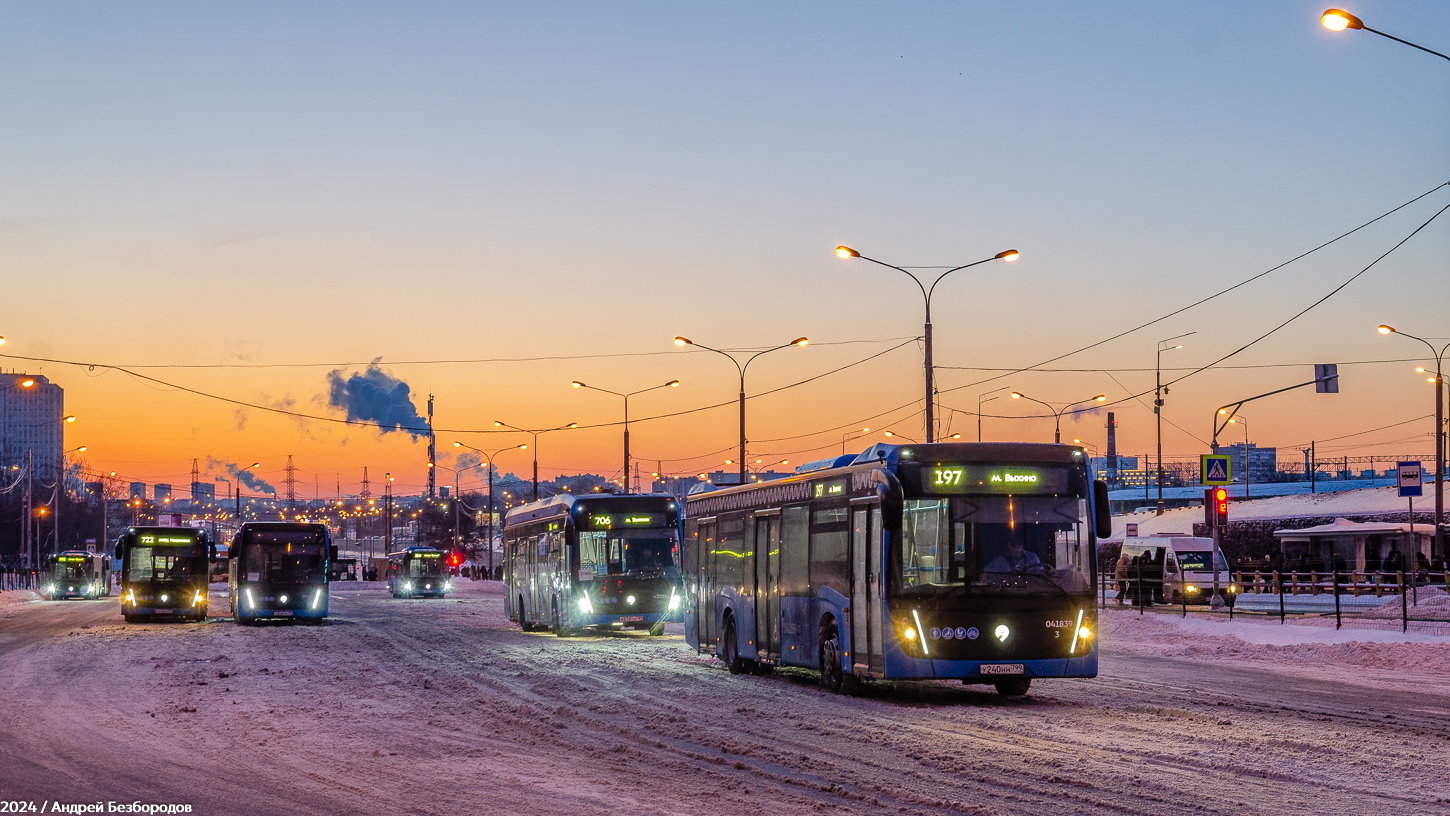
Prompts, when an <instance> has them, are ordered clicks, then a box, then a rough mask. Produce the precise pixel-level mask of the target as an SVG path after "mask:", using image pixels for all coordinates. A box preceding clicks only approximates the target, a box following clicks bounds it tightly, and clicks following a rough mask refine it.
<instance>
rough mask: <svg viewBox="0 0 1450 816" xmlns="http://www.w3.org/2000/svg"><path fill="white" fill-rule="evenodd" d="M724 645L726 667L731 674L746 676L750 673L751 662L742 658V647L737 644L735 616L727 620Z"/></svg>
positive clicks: (723, 637)
mask: <svg viewBox="0 0 1450 816" xmlns="http://www.w3.org/2000/svg"><path fill="white" fill-rule="evenodd" d="M721 640H722V643H723V644H724V649H723V650H722V651H723V654H722V655H721V656H722V657H723V658H724V660H725V665H726V666H727V667H729V669H730V673H731V674H745V673H746V672H748V671H750V662H751V661H748V660H745V659H744V658H742V657H741V656H740V645H739V644H738V643H736V642H735V616H734V615H732V616H730V617H728V618H726V619H725V634H724V635H723V636H722V638H721Z"/></svg>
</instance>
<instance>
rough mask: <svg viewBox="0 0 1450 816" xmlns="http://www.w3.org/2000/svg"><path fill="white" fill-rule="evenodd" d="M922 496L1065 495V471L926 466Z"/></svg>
mask: <svg viewBox="0 0 1450 816" xmlns="http://www.w3.org/2000/svg"><path fill="white" fill-rule="evenodd" d="M921 476H922V478H921V489H922V492H924V493H936V494H945V495H967V494H974V493H975V494H981V493H1010V494H1013V495H1019V496H1020V495H1025V494H1029V493H1065V492H1067V468H1060V467H1035V466H1032V465H946V464H942V465H930V466H926V467H923V468H922V474H921Z"/></svg>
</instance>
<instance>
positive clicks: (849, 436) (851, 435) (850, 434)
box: [841, 428, 871, 456]
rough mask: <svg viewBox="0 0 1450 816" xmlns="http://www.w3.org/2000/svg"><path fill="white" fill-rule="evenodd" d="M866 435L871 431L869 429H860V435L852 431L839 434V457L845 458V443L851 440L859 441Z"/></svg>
mask: <svg viewBox="0 0 1450 816" xmlns="http://www.w3.org/2000/svg"><path fill="white" fill-rule="evenodd" d="M868 433H871V429H870V428H862V429H861V433H856V432H854V431H846V432H845V433H843V434H841V455H842V456H845V455H846V443H847V442H849V441H851V440H852V439H860V438H861V437H863V436H865V435H866V434H868Z"/></svg>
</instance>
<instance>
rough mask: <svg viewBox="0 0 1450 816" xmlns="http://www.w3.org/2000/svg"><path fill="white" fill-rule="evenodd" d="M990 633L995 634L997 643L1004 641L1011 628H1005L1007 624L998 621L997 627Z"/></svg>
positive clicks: (1010, 632)
mask: <svg viewBox="0 0 1450 816" xmlns="http://www.w3.org/2000/svg"><path fill="white" fill-rule="evenodd" d="M992 634H994V635H996V636H997V641H998V642H999V643H1006V642H1007V638H1009V637H1011V636H1012V630H1011V629H1008V628H1007V624H1005V623H999V624H997V628H996V629H995V630H993V631H992Z"/></svg>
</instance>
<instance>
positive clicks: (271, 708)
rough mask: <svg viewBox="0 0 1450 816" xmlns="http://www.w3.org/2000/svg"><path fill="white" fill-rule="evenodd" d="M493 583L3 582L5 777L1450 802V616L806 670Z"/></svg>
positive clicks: (411, 802) (710, 805)
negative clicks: (1084, 663) (319, 620)
mask: <svg viewBox="0 0 1450 816" xmlns="http://www.w3.org/2000/svg"><path fill="white" fill-rule="evenodd" d="M496 586H497V585H492V586H488V585H483V584H472V583H468V582H464V583H463V586H462V591H460V592H459V593H458V595H457V596H456V597H454V598H450V599H448V600H444V601H436V600H428V601H398V600H392V599H390V598H388V596H387V594H386V592H384V591H383V590H382V588H381V587H379V586H375V585H366V584H351V585H349V584H339V585H336V586H335V591H334V594H333V606H332V609H333V614H334V618H333V620H332V621H331V622H330V623H329V624H328V625H326V626H322V627H289V626H281V627H259V628H241V627H238V626H235V625H234V624H232V623H230V622H229V621H226V620H222V619H217V618H214V619H213V620H212V621H210V622H208V623H206V624H146V625H129V626H128V625H125V624H122V623H121V622H120V615H119V612H118V609H117V606H116V601H115V599H114V598H113V599H110V600H104V601H88V602H81V601H72V602H50V601H31V600H25V599H19V602H16V603H10V604H4V605H0V692H3V694H0V734H4V739H0V794H3V795H0V798H3V799H20V800H34V801H36V802H38V803H39V802H42V801H45V800H60V801H63V802H95V801H107V800H112V801H117V802H120V801H125V802H131V801H137V800H139V801H142V802H174V803H182V802H184V803H190V804H192V805H193V812H197V813H207V814H210V813H240V812H245V813H247V814H249V816H261V815H262V814H271V813H300V814H308V813H337V814H341V813H357V812H365V813H530V814H535V813H537V814H568V816H585V815H586V814H606V813H608V814H630V816H634V814H664V813H670V814H715V813H720V814H727V813H728V814H737V813H754V812H763V813H771V814H775V813H789V814H796V813H821V812H841V813H871V814H876V813H880V814H885V813H893V814H897V813H1031V814H1035V815H1036V816H1043V815H1044V814H1057V813H1093V814H1107V813H1113V814H1178V813H1196V814H1216V813H1224V814H1241V813H1284V812H1291V811H1292V812H1298V813H1326V814H1366V813H1394V814H1424V813H1445V814H1450V774H1447V773H1446V771H1445V757H1446V756H1450V680H1447V679H1446V678H1447V676H1450V671H1447V669H1450V638H1436V637H1433V636H1428V635H1416V636H1411V637H1405V636H1398V637H1393V636H1391V635H1392V634H1393V633H1386V632H1353V633H1344V632H1335V630H1333V629H1332V628H1325V627H1319V626H1287V625H1280V624H1278V622H1277V621H1273V622H1269V621H1264V620H1262V619H1257V620H1248V621H1244V620H1237V621H1234V622H1231V623H1230V622H1228V621H1220V620H1217V619H1211V620H1199V619H1195V618H1192V617H1190V618H1189V619H1188V620H1186V621H1185V620H1183V619H1181V618H1179V617H1177V615H1176V614H1170V613H1168V612H1157V611H1152V612H1149V613H1148V614H1146V615H1142V616H1140V615H1138V614H1137V613H1136V612H1135V611H1132V610H1126V609H1124V610H1119V609H1110V610H1108V611H1106V612H1105V613H1104V616H1103V620H1102V624H1101V629H1102V633H1101V636H1102V646H1103V654H1102V675H1101V676H1100V677H1099V678H1098V679H1096V680H1080V681H1056V682H1051V681H1048V682H1040V683H1038V684H1035V685H1034V686H1033V689H1032V694H1031V695H1030V696H1029V697H1027V698H1024V699H1018V700H1006V699H1003V698H1000V697H998V696H997V695H996V694H995V692H991V691H988V690H986V689H984V688H983V687H962V686H960V685H951V684H948V683H944V682H934V683H901V684H874V685H872V686H870V687H868V689H867V690H866V691H865V692H864V693H863V694H861V695H860V696H856V697H849V696H836V695H832V694H829V693H827V692H826V691H824V690H823V689H821V688H820V687H819V686H818V685H816V684H815V682H814V677H813V676H812V675H810V674H809V673H806V672H799V671H786V672H778V673H776V674H774V675H772V676H768V677H747V676H732V675H730V674H729V673H727V672H726V671H725V670H724V667H723V666H721V665H720V664H719V663H718V662H716V661H712V660H709V659H707V658H704V657H700V656H697V655H695V654H694V652H693V651H692V650H691V649H689V648H688V647H687V646H686V645H685V644H684V642H683V639H682V637H681V635H680V627H679V626H678V625H675V626H672V627H670V629H671V631H670V632H669V633H667V635H666V636H665V637H662V638H649V637H644V636H623V637H607V638H602V637H583V638H577V639H570V640H559V639H557V638H554V637H552V636H549V635H542V634H526V633H523V632H520V631H518V629H517V628H515V627H514V626H512V625H511V624H509V623H508V621H507V620H505V619H504V617H503V611H502V597H501V595H500V594H498V593H497V590H496V589H495V588H496ZM211 611H212V613H213V614H214V615H220V614H222V613H224V611H225V596H224V594H221V593H218V592H214V593H213V595H212V608H211ZM1348 635H1352V636H1353V637H1350V638H1349V639H1346V637H1347V636H1348Z"/></svg>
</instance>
